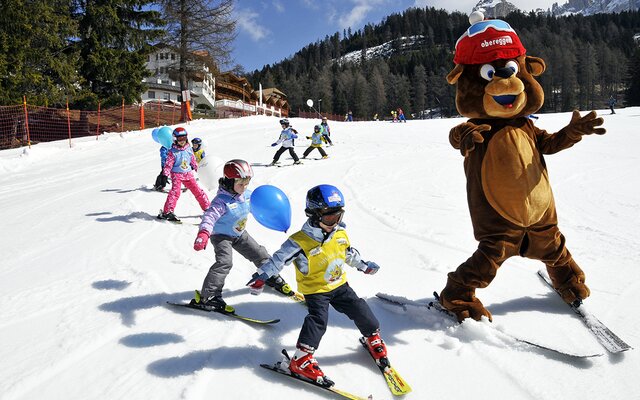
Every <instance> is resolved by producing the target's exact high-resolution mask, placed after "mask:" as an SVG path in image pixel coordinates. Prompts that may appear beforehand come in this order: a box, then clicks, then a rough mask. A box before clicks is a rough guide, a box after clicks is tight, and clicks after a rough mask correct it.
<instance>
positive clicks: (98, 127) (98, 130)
mask: <svg viewBox="0 0 640 400" xmlns="http://www.w3.org/2000/svg"><path fill="white" fill-rule="evenodd" d="M99 134H100V101H98V126H96V140H98V135H99Z"/></svg>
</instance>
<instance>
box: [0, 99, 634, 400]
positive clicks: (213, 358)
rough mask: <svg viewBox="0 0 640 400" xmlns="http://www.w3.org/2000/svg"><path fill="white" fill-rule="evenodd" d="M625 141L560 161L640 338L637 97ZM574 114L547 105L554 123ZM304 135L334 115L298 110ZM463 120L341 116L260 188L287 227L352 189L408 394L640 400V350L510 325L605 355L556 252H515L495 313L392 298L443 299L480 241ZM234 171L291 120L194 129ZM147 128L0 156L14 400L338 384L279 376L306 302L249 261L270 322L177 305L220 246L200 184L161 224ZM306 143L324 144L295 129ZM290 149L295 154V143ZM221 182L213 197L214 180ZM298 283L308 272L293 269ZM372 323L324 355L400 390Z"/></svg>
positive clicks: (621, 329) (563, 222)
mask: <svg viewBox="0 0 640 400" xmlns="http://www.w3.org/2000/svg"><path fill="white" fill-rule="evenodd" d="M604 117H605V121H606V122H605V126H606V128H607V129H608V133H607V134H606V135H604V136H602V137H587V138H584V140H582V141H581V142H580V143H578V144H577V145H576V146H574V147H573V148H571V149H569V150H567V151H564V152H561V153H558V154H556V155H550V156H547V157H546V161H547V164H548V167H549V173H550V178H551V183H552V187H553V190H554V194H555V197H556V203H557V207H558V213H559V218H560V228H561V229H562V231H563V233H564V234H565V236H566V237H567V243H568V246H569V249H570V250H571V252H572V254H573V255H574V257H575V258H576V260H577V261H578V263H579V264H580V265H581V266H582V267H583V269H584V270H585V271H586V273H587V283H588V284H589V285H590V287H591V290H592V296H591V298H590V299H589V300H587V305H588V307H589V309H590V310H591V311H592V312H593V313H595V314H596V315H597V316H598V317H599V318H600V319H601V320H602V321H603V322H605V323H607V324H608V325H609V327H611V328H612V329H613V330H614V331H615V332H616V333H617V334H618V335H620V337H622V338H623V339H624V340H626V341H627V342H628V343H630V344H631V345H632V346H635V347H637V346H638V343H640V317H639V316H638V313H637V308H638V305H639V304H640V303H639V301H638V299H637V293H638V292H639V291H640V272H639V270H638V268H637V259H638V256H640V241H639V240H638V233H637V227H638V226H639V225H640V213H638V208H639V207H640V191H638V184H639V183H640V178H639V177H638V176H639V174H638V172H639V167H638V166H639V165H640V156H638V154H637V151H635V150H636V149H637V148H638V147H640V137H638V135H637V133H636V131H637V129H636V126H637V124H638V121H639V120H640V109H638V108H628V109H621V110H618V114H616V115H612V116H609V115H608V113H607V115H604ZM569 119H570V114H568V113H565V114H543V115H540V119H539V120H538V121H537V122H536V124H537V125H538V126H539V127H541V128H544V129H547V130H548V131H550V132H553V131H556V130H558V129H560V128H561V127H562V126H564V125H565V124H566V123H567V122H568V121H569ZM292 121H293V125H294V127H296V128H297V129H298V130H299V131H301V133H303V134H304V133H305V132H309V133H310V132H311V130H312V127H313V125H314V124H315V123H317V121H316V120H302V119H293V120H292ZM460 121H461V120H459V119H458V120H454V119H449V120H428V121H409V122H408V123H407V124H401V125H400V124H392V123H385V122H357V123H340V122H332V123H331V127H332V133H333V134H332V139H333V140H334V143H336V145H335V146H333V147H328V148H327V149H326V150H327V152H328V153H329V155H330V158H329V159H328V160H322V161H316V160H309V161H306V162H305V164H303V165H301V166H295V167H287V168H265V167H255V173H256V176H255V179H254V181H253V182H252V187H253V188H255V187H257V186H259V185H261V184H267V183H268V184H272V185H276V186H278V187H280V188H281V189H282V190H284V191H285V193H287V195H288V196H289V199H290V200H291V205H292V209H293V222H292V228H291V231H290V232H294V231H295V230H297V229H298V228H299V227H300V226H301V225H302V223H303V222H304V219H305V217H304V212H303V209H304V197H305V194H306V191H307V190H308V189H309V188H310V187H312V186H314V185H316V184H320V183H331V184H335V185H337V186H338V187H339V188H340V189H341V190H342V191H343V193H344V194H345V196H346V199H347V206H346V210H347V211H346V214H345V222H346V223H347V225H348V232H349V235H350V239H351V241H352V243H353V245H354V246H355V247H357V248H358V249H359V250H360V252H361V253H362V255H363V257H364V258H365V259H366V260H375V261H376V262H378V263H379V264H380V265H381V267H382V269H381V271H380V273H378V274H377V275H374V276H365V275H363V274H361V273H358V272H357V271H355V270H350V271H348V274H349V281H350V283H351V285H352V286H353V287H354V288H355V290H356V292H357V293H358V294H359V295H360V296H362V297H365V298H367V299H368V302H369V304H370V305H371V306H372V309H373V310H374V312H375V313H376V315H377V317H378V318H379V319H380V321H381V325H382V334H383V337H384V339H385V340H386V342H387V344H388V347H389V352H390V358H391V360H392V362H393V363H394V365H395V366H396V368H397V369H398V371H399V372H401V373H402V375H403V376H404V377H405V379H406V380H407V381H408V382H409V383H410V384H411V386H412V387H413V393H412V394H410V395H408V396H406V398H413V399H424V398H437V399H443V398H446V399H466V398H473V399H477V400H482V399H495V398H509V399H549V400H551V399H554V400H555V399H557V398H583V399H598V398H609V399H628V398H636V397H638V396H639V395H640V390H639V389H638V388H637V385H636V384H635V377H636V376H637V375H638V373H640V358H639V356H638V351H637V350H631V351H629V352H627V353H624V354H621V355H618V356H609V355H605V356H603V357H598V358H590V359H586V360H578V359H574V358H566V357H560V356H557V355H555V354H550V353H548V352H544V351H540V350H528V349H525V348H522V346H519V345H517V344H515V343H512V342H510V341H509V340H507V339H506V338H504V337H503V336H501V335H500V334H499V331H500V330H502V331H504V332H508V333H511V334H514V335H518V336H521V337H523V338H527V339H530V340H532V341H536V342H541V343H545V344H550V345H554V346H556V347H559V348H563V349H567V350H572V349H573V350H580V351H585V352H589V351H593V350H597V351H601V350H602V349H601V348H600V347H599V345H598V344H597V343H596V342H595V340H594V339H593V338H592V337H591V336H590V335H589V333H588V332H586V330H585V329H584V328H583V327H582V326H581V323H580V322H579V321H578V320H577V319H576V318H575V317H573V316H572V314H571V312H570V310H569V309H568V307H566V306H565V305H564V304H562V303H561V302H559V300H558V298H557V296H556V295H555V294H553V293H551V292H550V290H549V289H548V288H547V287H546V286H545V285H543V284H542V283H541V282H540V281H539V280H538V278H537V277H536V274H535V272H536V271H537V269H538V268H540V267H541V264H540V263H537V262H534V261H531V260H525V259H519V258H514V259H511V260H509V261H508V262H506V263H505V264H504V266H503V268H502V269H501V270H500V272H499V274H498V276H497V278H496V279H495V281H494V282H493V283H492V285H491V286H489V287H488V288H487V289H483V290H479V291H478V296H479V297H480V298H481V299H482V300H483V302H484V303H485V305H487V307H489V309H490V310H491V311H492V312H493V314H494V317H495V318H494V323H493V324H492V326H494V327H496V328H497V329H498V331H497V332H496V331H495V330H493V329H490V328H489V326H488V323H487V322H474V321H468V322H465V323H464V324H462V325H457V324H452V323H450V322H447V320H445V319H443V318H441V317H438V316H437V315H434V314H433V313H429V312H424V310H420V309H417V308H413V309H407V311H403V310H402V309H400V308H398V307H394V306H390V305H386V304H383V303H382V302H380V301H378V300H376V299H375V298H374V297H375V294H376V293H378V292H383V293H389V294H393V295H401V296H405V297H407V298H410V299H414V300H418V301H422V302H425V301H428V300H429V299H430V298H431V292H432V291H434V290H438V291H439V290H441V289H442V287H443V285H444V283H445V280H446V273H447V272H449V271H450V270H452V269H453V268H455V267H457V266H458V265H459V264H460V263H461V262H462V261H464V260H465V259H466V258H467V257H469V256H470V255H471V253H472V252H473V251H474V249H475V248H476V242H475V240H474V239H473V235H472V231H471V223H470V220H469V216H468V211H467V205H466V192H465V181H464V173H463V168H462V162H463V159H462V157H461V156H460V154H459V153H458V152H457V151H456V150H454V149H453V148H451V146H450V145H449V143H448V132H449V129H450V128H451V127H453V126H454V125H455V124H457V123H459V122H460ZM187 129H188V131H189V132H190V136H191V137H194V136H200V137H202V138H203V139H204V140H205V142H206V144H207V146H208V148H207V153H208V154H209V157H212V160H213V161H214V164H216V165H217V170H216V171H217V172H218V174H219V173H220V166H221V164H222V163H223V162H224V161H225V160H228V159H231V158H245V159H247V160H249V161H251V162H261V163H264V162H268V161H270V160H271V157H272V155H273V153H274V152H275V150H274V149H273V148H271V147H269V144H270V143H272V142H273V141H274V139H275V138H276V137H277V135H278V124H277V119H275V118H269V117H247V118H241V119H234V120H216V121H195V122H193V123H192V124H191V125H189V126H187ZM150 131H151V130H150V129H147V130H145V131H143V132H127V133H124V134H122V135H120V134H107V135H104V136H101V137H100V138H99V140H95V138H84V139H75V140H74V147H73V148H72V149H69V148H68V142H66V141H61V142H56V143H44V144H38V145H36V146H34V147H33V148H32V149H31V150H26V151H24V152H23V150H21V149H16V150H5V151H2V152H0V171H1V173H0V210H2V211H1V220H2V229H1V230H0V235H1V236H0V254H2V256H1V257H0V290H1V292H2V293H3V295H2V297H0V309H1V310H2V311H1V313H2V318H0V337H2V344H3V345H2V346H0V393H1V395H0V397H1V398H2V399H3V400H4V399H27V398H38V399H83V400H84V399H141V398H154V399H212V398H215V399H238V398H257V397H259V398H264V399H281V398H285V397H294V396H295V397H296V398H304V399H321V398H327V397H326V395H325V394H324V393H323V392H319V391H315V390H313V388H307V387H304V386H300V385H299V384H297V383H296V382H291V381H288V380H286V378H284V377H279V376H276V375H274V374H273V373H271V372H269V371H266V370H262V369H260V368H259V367H258V364H259V363H263V362H271V361H275V360H277V359H278V358H279V352H280V350H281V349H282V348H287V349H288V350H289V351H292V350H293V348H294V345H295V342H296V338H297V335H298V331H299V328H300V325H301V323H302V320H303V318H304V316H305V315H306V313H305V309H304V307H302V306H300V305H298V304H294V303H293V302H290V301H288V300H287V299H284V298H282V297H280V296H277V295H275V294H272V293H264V294H263V295H261V296H259V297H255V296H251V295H250V294H249V292H248V290H247V289H246V288H245V287H244V285H245V283H246V282H247V281H248V279H249V277H250V276H251V274H252V272H253V270H254V267H253V265H251V264H250V263H249V262H247V261H246V260H244V259H242V257H239V256H238V255H236V256H235V259H234V261H235V265H234V268H233V270H232V271H231V273H230V275H229V277H228V279H227V283H226V288H225V292H224V296H225V298H226V300H227V301H228V302H230V303H231V304H234V305H235V306H236V308H237V309H238V311H239V312H242V313H245V314H248V315H254V316H259V317H262V318H273V317H278V318H281V319H282V320H281V322H280V323H278V324H276V325H274V326H270V327H255V326H251V325H247V324H244V323H241V322H238V321H235V320H231V319H227V318H225V317H224V316H220V315H217V314H214V315H199V314H197V313H195V312H189V311H188V310H187V311H182V310H176V309H172V308H168V307H167V306H165V302H166V301H167V300H172V301H186V300H188V299H189V298H190V296H191V293H192V290H193V289H195V288H198V287H199V286H200V285H201V283H202V279H203V278H204V275H205V273H206V271H207V270H208V268H209V266H210V264H211V263H212V262H213V251H212V249H211V248H210V246H209V248H207V249H206V250H205V251H203V252H195V251H193V249H192V244H193V240H194V239H195V236H196V233H197V227H196V226H194V225H193V224H196V223H198V221H199V216H200V214H201V212H200V210H199V208H198V205H197V203H196V201H195V200H194V199H193V197H192V196H191V195H190V194H189V193H185V194H183V195H182V197H181V199H180V201H179V202H178V207H177V209H176V213H177V214H178V216H180V217H182V219H183V220H184V222H185V223H184V224H182V225H173V224H170V223H166V222H159V221H157V220H156V219H155V214H156V213H157V212H158V210H159V209H160V208H161V207H162V205H163V203H164V200H165V195H163V194H160V193H156V192H153V191H150V190H149V189H148V187H150V185H151V184H152V183H153V181H154V179H155V176H156V175H157V173H158V167H159V156H158V147H159V146H158V145H157V144H156V143H155V142H153V141H152V140H151V137H150ZM296 145H297V147H296V151H297V152H298V154H301V153H302V151H304V149H305V148H306V146H307V145H308V142H307V141H306V140H298V141H297V142H296ZM283 159H284V161H285V162H291V160H290V159H288V157H283ZM210 193H212V192H211V191H210ZM248 230H249V232H250V233H251V234H252V235H253V236H254V237H255V238H256V239H257V240H258V241H259V242H260V243H262V244H263V245H265V246H266V247H267V249H268V250H269V251H275V250H276V249H277V248H278V247H279V245H280V244H281V243H282V242H283V241H284V240H285V239H286V237H287V236H286V235H285V234H283V233H281V232H274V231H270V230H268V229H266V228H263V227H261V226H260V225H259V224H258V223H257V222H256V221H255V220H253V219H250V221H249V225H248ZM283 276H285V278H286V279H288V280H289V281H291V282H292V283H293V281H294V272H293V269H292V267H288V268H287V269H285V270H284V272H283ZM357 338H358V332H357V330H356V329H355V327H354V326H353V324H352V322H351V321H349V320H348V319H347V318H346V317H344V316H342V315H339V314H337V313H333V314H332V315H331V320H330V326H329V329H328V331H327V333H326V335H325V337H324V339H323V341H322V344H321V346H320V348H319V350H318V352H317V357H318V360H319V362H320V365H321V366H322V368H323V370H324V371H325V372H326V373H327V375H329V376H330V377H331V378H332V379H333V380H335V381H336V382H337V384H338V385H339V386H340V387H341V388H343V389H345V390H349V391H351V392H354V393H357V394H360V395H368V394H373V396H374V398H375V399H388V398H391V395H390V393H389V391H388V389H387V387H386V385H385V383H384V381H383V380H382V378H381V377H380V375H379V373H378V371H377V369H376V368H375V366H373V365H372V363H371V360H370V358H369V356H368V355H367V354H366V353H364V352H363V351H362V349H361V348H360V345H359V343H358V342H357Z"/></svg>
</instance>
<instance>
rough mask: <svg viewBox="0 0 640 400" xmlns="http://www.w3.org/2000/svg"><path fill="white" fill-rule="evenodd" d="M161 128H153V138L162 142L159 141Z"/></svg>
mask: <svg viewBox="0 0 640 400" xmlns="http://www.w3.org/2000/svg"><path fill="white" fill-rule="evenodd" d="M159 130H160V128H153V130H152V131H151V138H152V139H153V141H154V142H156V143H160V142H158V131H159Z"/></svg>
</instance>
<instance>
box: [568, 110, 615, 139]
mask: <svg viewBox="0 0 640 400" xmlns="http://www.w3.org/2000/svg"><path fill="white" fill-rule="evenodd" d="M603 123H604V119H602V117H597V118H596V112H595V111H591V112H590V113H588V114H587V115H585V116H584V117H580V112H579V111H578V110H574V111H573V114H572V115H571V122H569V125H567V126H565V127H564V128H562V130H563V131H564V132H565V134H566V135H567V137H568V138H569V139H572V140H576V141H578V140H580V139H582V136H583V135H591V134H592V133H595V134H596V135H602V134H604V133H605V132H606V131H607V130H606V129H604V128H596V126H600V125H602V124H603Z"/></svg>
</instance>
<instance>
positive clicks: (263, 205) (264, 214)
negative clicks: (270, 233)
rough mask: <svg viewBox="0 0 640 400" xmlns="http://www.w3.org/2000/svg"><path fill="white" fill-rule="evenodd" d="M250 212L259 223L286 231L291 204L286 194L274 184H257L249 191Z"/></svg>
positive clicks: (289, 219) (289, 224) (289, 220)
mask: <svg viewBox="0 0 640 400" xmlns="http://www.w3.org/2000/svg"><path fill="white" fill-rule="evenodd" d="M251 214H253V217H254V218H255V219H256V221H258V222H259V223H260V224H261V225H263V226H265V227H266V228H269V229H273V230H274V231H282V232H286V231H287V229H289V227H290V226H291V204H289V198H288V197H287V195H286V194H284V192H283V191H282V190H280V189H278V188H277V187H275V186H271V185H262V186H258V187H257V188H256V189H255V190H254V191H253V193H251Z"/></svg>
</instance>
